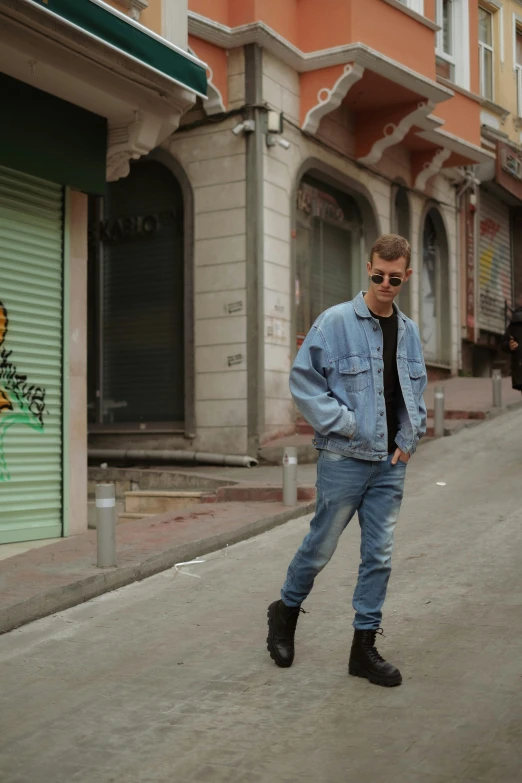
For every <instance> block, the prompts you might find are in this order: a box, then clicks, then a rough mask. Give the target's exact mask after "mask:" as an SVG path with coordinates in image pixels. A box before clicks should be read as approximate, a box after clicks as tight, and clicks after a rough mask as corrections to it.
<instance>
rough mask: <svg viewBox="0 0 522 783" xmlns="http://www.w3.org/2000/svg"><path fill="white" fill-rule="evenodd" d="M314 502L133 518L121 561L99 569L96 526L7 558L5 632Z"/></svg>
mask: <svg viewBox="0 0 522 783" xmlns="http://www.w3.org/2000/svg"><path fill="white" fill-rule="evenodd" d="M314 505H315V501H313V500H308V501H302V502H300V503H298V505H297V506H292V507H288V506H283V505H282V504H281V503H274V502H272V503H266V502H264V503H263V502H242V503H237V502H236V503H213V504H200V505H196V506H192V508H190V509H187V510H186V511H185V512H180V511H178V512H169V513H168V514H161V515H157V516H153V517H147V518H145V519H141V520H138V521H136V522H127V523H125V524H122V525H118V527H117V529H116V542H117V562H118V565H117V567H116V568H107V569H100V568H97V566H96V531H95V530H89V531H88V532H87V533H84V534H82V535H79V536H71V538H62V539H60V540H59V541H55V542H54V543H51V544H48V545H47V546H41V547H38V548H33V549H31V550H30V551H27V552H25V553H23V554H18V555H15V556H14V557H9V558H7V559H5V560H2V564H1V569H0V634H1V633H5V632H6V631H10V630H12V629H13V628H16V627H18V626H20V625H23V624H24V623H29V622H32V621H33V620H36V619H38V618H39V617H45V616H46V615H49V614H53V613H54V612H58V611H61V610H63V609H68V608H69V607H71V606H75V605H76V604H80V603H82V602H83V601H88V600H89V599H91V598H94V597H96V596H97V595H101V594H102V593H107V592H110V591H111V590H115V589H117V588H118V587H123V585H126V584H129V583H130V582H136V581H139V580H141V579H145V578H147V577H148V576H152V575H153V574H156V573H158V572H160V571H165V570H166V569H168V568H172V567H173V566H175V565H176V564H177V563H181V562H184V561H187V560H193V559H194V558H196V557H199V556H200V555H204V554H206V553H208V552H212V551H214V550H216V549H221V548H223V547H226V546H228V545H231V544H235V543H237V542H238V541H243V540H245V539H247V538H251V537H252V536H256V535H258V534H259V533H264V532H265V531H267V530H271V529H272V528H273V527H276V526H277V525H282V524H283V523H284V522H288V521H289V520H290V519H296V518H297V517H300V516H302V515H303V514H306V513H307V512H309V511H312V510H313V508H314Z"/></svg>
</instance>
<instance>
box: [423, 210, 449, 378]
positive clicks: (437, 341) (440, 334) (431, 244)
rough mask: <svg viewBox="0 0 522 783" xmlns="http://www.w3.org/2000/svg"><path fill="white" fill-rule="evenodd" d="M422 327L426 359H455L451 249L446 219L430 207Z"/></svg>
mask: <svg viewBox="0 0 522 783" xmlns="http://www.w3.org/2000/svg"><path fill="white" fill-rule="evenodd" d="M420 305H421V307H420V313H421V317H420V331H421V337H422V342H423V347H424V356H425V359H426V361H428V362H429V361H431V362H434V363H436V364H443V365H449V364H450V363H451V334H450V285H449V249H448V239H447V236H446V230H445V228H444V223H443V221H442V218H441V216H440V213H439V211H438V210H437V209H430V211H429V212H428V214H427V215H426V217H425V218H424V226H423V230H422V272H421V281H420Z"/></svg>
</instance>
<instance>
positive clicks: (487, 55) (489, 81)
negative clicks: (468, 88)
mask: <svg viewBox="0 0 522 783" xmlns="http://www.w3.org/2000/svg"><path fill="white" fill-rule="evenodd" d="M479 61H480V94H481V95H482V97H483V98H488V100H490V101H492V100H493V15H492V14H490V12H489V11H486V9H485V8H479Z"/></svg>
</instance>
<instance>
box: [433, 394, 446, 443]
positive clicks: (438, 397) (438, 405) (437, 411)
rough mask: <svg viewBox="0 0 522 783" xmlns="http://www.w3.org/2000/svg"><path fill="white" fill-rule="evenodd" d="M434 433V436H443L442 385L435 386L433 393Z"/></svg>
mask: <svg viewBox="0 0 522 783" xmlns="http://www.w3.org/2000/svg"><path fill="white" fill-rule="evenodd" d="M433 411H434V419H435V420H434V434H435V437H436V438H443V437H444V386H435V393H434V405H433Z"/></svg>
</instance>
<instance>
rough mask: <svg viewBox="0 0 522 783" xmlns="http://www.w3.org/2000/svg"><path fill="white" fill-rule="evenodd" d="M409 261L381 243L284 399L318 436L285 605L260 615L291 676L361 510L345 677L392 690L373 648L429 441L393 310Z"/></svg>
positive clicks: (316, 337)
mask: <svg viewBox="0 0 522 783" xmlns="http://www.w3.org/2000/svg"><path fill="white" fill-rule="evenodd" d="M410 255H411V250H410V246H409V244H408V242H407V241H406V239H404V238H403V237H400V236H398V235H396V234H386V235H384V236H382V237H380V238H379V239H378V240H377V241H376V242H375V244H374V246H373V248H372V251H371V254H370V261H369V262H368V264H367V268H368V276H369V288H368V291H367V293H364V292H361V293H359V295H358V296H356V298H355V299H354V300H353V301H351V302H345V303H343V304H340V305H336V306H335V307H332V308H330V309H329V310H326V312H324V313H323V314H322V315H320V316H319V318H318V319H317V320H316V322H315V323H314V325H313V327H312V328H311V330H310V332H309V333H308V335H307V337H306V339H305V341H304V342H303V345H302V346H301V348H300V350H299V353H298V354H297V357H296V360H295V363H294V366H293V368H292V371H291V375H290V389H291V392H292V395H293V398H294V400H295V402H296V405H297V407H298V409H299V410H300V412H301V413H302V415H303V416H304V418H305V419H306V420H307V421H308V422H309V423H310V424H311V425H312V426H313V427H314V430H315V436H314V445H315V447H316V448H317V449H318V450H319V459H318V464H317V504H316V513H315V516H314V518H313V519H312V521H311V523H310V532H309V533H308V535H307V536H306V538H305V539H304V541H303V543H302V545H301V547H300V548H299V550H298V551H297V553H296V555H295V557H294V558H293V560H292V562H291V563H290V566H289V568H288V573H287V577H286V581H285V583H284V585H283V589H282V590H281V600H279V601H275V602H274V603H272V604H270V606H269V608H268V638H267V646H268V651H269V653H270V656H271V658H272V659H273V660H274V661H275V663H276V664H277V665H278V666H281V667H288V666H291V665H292V663H293V660H294V652H295V650H294V637H295V630H296V625H297V620H298V617H299V614H300V612H302V611H304V610H303V609H302V608H301V604H302V603H303V601H304V600H305V599H306V597H307V596H308V595H309V593H310V591H311V589H312V587H313V584H314V580H315V578H316V576H317V575H318V574H319V572H320V571H321V570H322V569H323V568H324V567H325V566H326V565H327V563H328V562H329V561H330V559H331V557H332V555H333V554H334V552H335V549H336V547H337V543H338V541H339V537H340V535H341V533H342V532H343V530H344V529H345V528H346V526H347V525H348V523H349V521H350V520H351V518H352V517H353V516H354V514H355V512H356V511H357V512H358V516H359V525H360V528H361V564H360V566H359V577H358V580H357V586H356V588H355V593H354V597H353V607H354V609H355V619H354V622H353V625H354V629H355V630H354V636H353V642H352V648H351V653H350V660H349V666H348V671H349V673H350V674H352V675H354V676H356V677H365V678H367V679H368V680H369V681H370V682H372V683H376V684H378V685H385V686H392V685H399V684H400V683H401V682H402V676H401V673H400V671H399V670H398V669H397V667H396V666H394V665H392V664H391V663H388V662H387V661H385V660H384V659H383V658H382V657H381V655H380V654H379V653H378V651H377V649H376V647H375V640H376V635H377V633H378V632H380V631H382V629H381V620H382V607H383V604H384V599H385V597H386V589H387V585H388V580H389V577H390V573H391V555H392V548H393V535H394V530H395V523H396V522H397V517H398V515H399V510H400V507H401V501H402V496H403V488H404V479H405V475H406V466H407V464H408V461H409V460H410V458H411V456H412V455H413V454H414V453H415V449H416V448H417V444H418V442H419V440H420V438H421V437H422V436H423V435H424V433H425V431H426V408H425V405H424V401H423V392H424V389H425V387H426V383H427V377H426V368H425V365H424V359H423V355H422V345H421V340H420V336H419V330H418V328H417V326H416V325H415V324H414V323H413V321H410V319H409V318H407V317H406V316H405V315H403V314H402V313H401V312H400V310H399V308H398V307H397V306H396V305H394V299H395V298H396V297H397V295H398V294H399V293H400V292H401V290H402V289H403V287H404V284H405V283H406V281H407V280H408V279H409V277H410V276H411V273H412V270H411V268H410ZM338 600H339V599H338V596H332V601H335V602H337V601H338Z"/></svg>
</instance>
